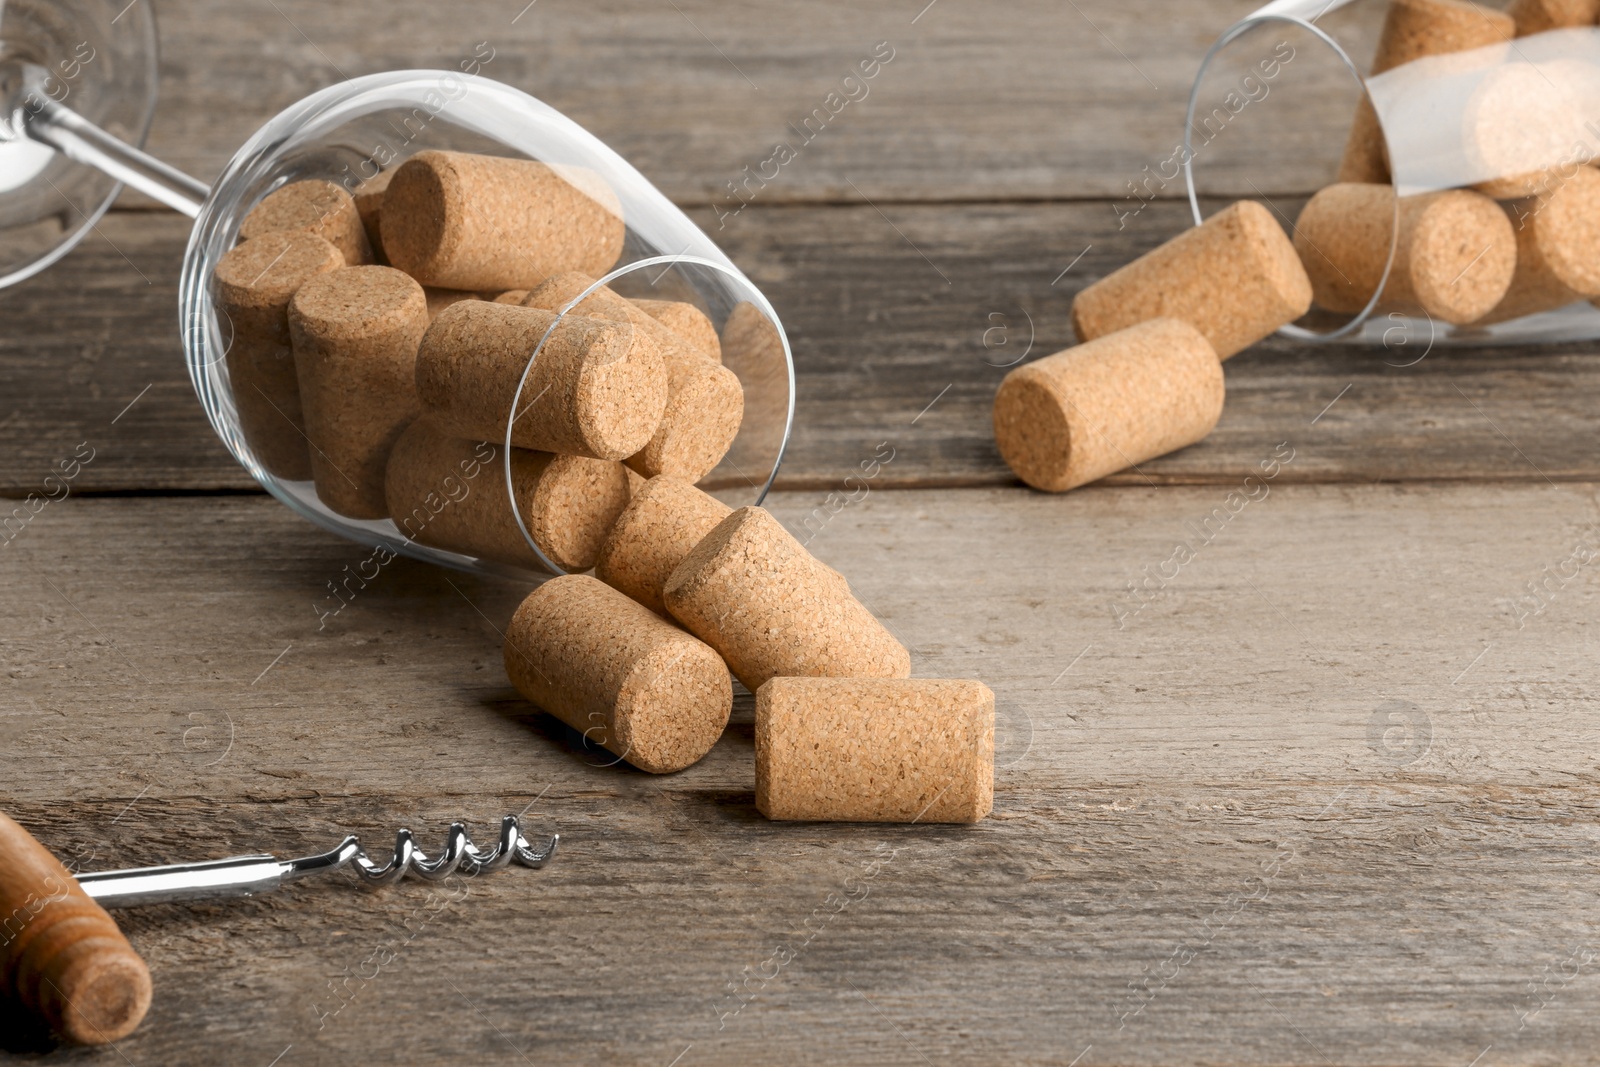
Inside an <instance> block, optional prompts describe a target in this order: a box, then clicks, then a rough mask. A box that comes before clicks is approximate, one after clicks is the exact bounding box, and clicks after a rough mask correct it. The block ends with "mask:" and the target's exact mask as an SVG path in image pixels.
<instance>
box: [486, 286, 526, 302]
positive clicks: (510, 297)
mask: <svg viewBox="0 0 1600 1067" xmlns="http://www.w3.org/2000/svg"><path fill="white" fill-rule="evenodd" d="M526 299H528V290H526V289H507V290H506V291H505V292H503V293H501V294H500V295H499V296H497V297H495V298H494V303H496V304H518V305H520V304H521V303H522V302H523V301H524V300H526Z"/></svg>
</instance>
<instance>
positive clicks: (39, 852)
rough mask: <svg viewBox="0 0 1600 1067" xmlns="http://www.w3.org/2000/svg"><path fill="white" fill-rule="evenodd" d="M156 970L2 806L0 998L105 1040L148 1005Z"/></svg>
mask: <svg viewBox="0 0 1600 1067" xmlns="http://www.w3.org/2000/svg"><path fill="white" fill-rule="evenodd" d="M150 992H151V990H150V970H149V968H148V967H146V966H145V963H144V960H142V959H140V958H139V954H138V953H137V952H135V951H134V950H133V946H132V945H130V944H128V939H127V938H126V937H124V936H123V935H122V931H121V930H119V929H117V924H116V923H115V922H113V921H112V919H111V916H110V915H107V914H106V910H105V909H104V908H102V907H101V906H100V905H99V904H97V903H95V902H94V900H93V899H91V898H90V896H89V894H87V893H85V892H84V891H83V888H82V887H81V886H79V885H78V882H77V880H76V879H75V878H73V877H72V875H71V873H69V872H68V871H67V869H66V868H65V867H63V866H62V865H61V862H60V861H59V860H57V859H56V858H55V857H54V856H52V855H51V854H50V853H49V852H48V851H47V850H46V849H45V847H44V846H43V845H41V844H39V842H38V841H36V840H34V838H33V836H32V835H31V834H29V833H28V831H26V830H24V829H23V828H22V827H21V826H18V825H17V824H16V822H14V821H13V820H12V819H11V818H10V817H9V816H8V815H6V814H4V813H3V812H0V997H8V998H15V999H16V1000H18V1001H20V1002H21V1004H22V1006H23V1008H25V1009H26V1010H27V1011H29V1012H31V1013H32V1014H34V1015H37V1016H38V1017H39V1018H41V1019H42V1020H43V1021H44V1022H45V1023H46V1024H48V1025H49V1027H50V1028H51V1029H52V1030H54V1031H55V1032H56V1033H57V1034H59V1035H61V1036H62V1037H64V1038H66V1039H67V1040H69V1041H73V1042H76V1043H78V1044H82V1045H103V1044H107V1043H109V1042H112V1041H118V1040H121V1039H122V1038H124V1037H127V1036H128V1035H129V1034H131V1033H132V1032H133V1031H134V1029H135V1028H136V1027H137V1026H138V1025H139V1023H140V1021H141V1020H142V1019H143V1018H144V1015H145V1012H146V1011H148V1010H149V1008H150Z"/></svg>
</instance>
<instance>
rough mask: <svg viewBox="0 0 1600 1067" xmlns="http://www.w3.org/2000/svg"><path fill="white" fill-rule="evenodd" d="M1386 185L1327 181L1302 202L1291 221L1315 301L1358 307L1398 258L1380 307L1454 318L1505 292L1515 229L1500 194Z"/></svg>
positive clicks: (1470, 314)
mask: <svg viewBox="0 0 1600 1067" xmlns="http://www.w3.org/2000/svg"><path fill="white" fill-rule="evenodd" d="M1394 221H1395V195H1394V190H1393V189H1392V188H1391V187H1390V186H1387V185H1375V184H1357V183H1343V184H1339V185H1330V186H1328V187H1327V188H1326V189H1323V190H1321V191H1320V192H1318V193H1317V195H1316V196H1314V197H1312V198H1311V200H1310V201H1309V202H1307V204H1306V206H1305V208H1304V209H1303V210H1302V211H1301V213H1300V219H1299V221H1298V222H1297V223H1296V225H1295V247H1296V248H1297V249H1298V250H1299V254H1300V256H1301V257H1302V258H1303V259H1304V262H1305V265H1306V271H1307V273H1308V274H1309V275H1310V277H1311V281H1312V288H1313V290H1314V291H1315V294H1316V302H1317V304H1318V305H1320V306H1321V307H1324V308H1326V309H1328V310H1329V311H1335V312H1341V313H1347V314H1354V313H1356V312H1359V311H1361V310H1362V309H1363V308H1364V307H1366V306H1367V304H1368V302H1369V301H1371V299H1372V296H1373V294H1374V293H1376V292H1377V290H1378V285H1379V283H1380V282H1382V281H1383V271H1384V266H1385V264H1387V263H1388V260H1389V252H1390V248H1391V245H1393V247H1394V265H1393V267H1392V268H1391V269H1390V271H1389V277H1388V281H1387V283H1385V284H1384V288H1383V297H1382V300H1381V301H1380V302H1379V305H1378V306H1379V308H1381V309H1383V310H1394V311H1401V312H1422V313H1423V314H1426V315H1429V316H1432V317H1433V318H1435V319H1438V320H1440V321H1443V322H1448V323H1454V324H1457V325H1460V324H1465V323H1469V322H1474V321H1476V320H1478V319H1480V318H1482V317H1483V316H1484V315H1487V314H1488V313H1489V311H1490V310H1491V309H1493V308H1494V306H1495V305H1496V304H1498V303H1499V302H1500V300H1501V299H1502V298H1503V297H1504V296H1505V295H1506V291H1507V289H1508V288H1509V287H1510V285H1511V279H1512V275H1513V274H1514V273H1515V271H1516V263H1517V239H1516V235H1515V233H1514V232H1513V230H1512V226H1511V221H1510V220H1509V219H1508V218H1507V217H1506V213H1505V211H1503V210H1502V209H1501V207H1500V205H1499V204H1496V203H1495V202H1494V201H1493V200H1491V199H1489V198H1488V197H1486V196H1484V195H1482V194H1481V193H1475V192H1472V191H1470V190H1466V189H1453V190H1448V191H1445V192H1441V193H1428V194H1425V195H1422V196H1408V197H1402V198H1401V199H1400V201H1399V223H1400V230H1399V237H1398V240H1397V241H1396V240H1395V239H1394V238H1393V237H1392V235H1393V234H1394V232H1395V230H1394Z"/></svg>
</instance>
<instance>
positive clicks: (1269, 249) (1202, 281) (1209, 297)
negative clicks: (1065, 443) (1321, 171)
mask: <svg viewBox="0 0 1600 1067" xmlns="http://www.w3.org/2000/svg"><path fill="white" fill-rule="evenodd" d="M1310 306H1311V283H1310V281H1309V280H1308V279H1307V278H1306V272H1305V269H1304V268H1303V267H1302V266H1301V265H1300V257H1299V256H1297V255H1296V254H1295V249H1294V245H1293V244H1292V243H1291V242H1290V240H1289V238H1288V237H1287V236H1286V235H1285V234H1284V232H1283V228H1282V227H1281V226H1279V225H1278V223H1277V220H1275V219H1274V218H1273V217H1272V213H1271V212H1270V211H1268V210H1267V209H1266V208H1264V207H1262V206H1261V205H1260V204H1257V203H1255V202H1254V201H1249V200H1244V201H1240V202H1238V203H1236V204H1233V205H1231V206H1229V207H1227V208H1224V209H1223V210H1221V211H1219V212H1217V213H1216V214H1215V215H1212V216H1211V217H1210V218H1208V219H1206V220H1205V222H1203V223H1202V224H1200V225H1199V226H1196V227H1193V228H1192V229H1189V230H1186V231H1184V232H1183V233H1181V234H1179V235H1178V236H1176V237H1174V238H1172V239H1171V240H1170V241H1168V242H1167V243H1166V244H1163V245H1161V246H1160V247H1159V248H1156V249H1154V250H1152V251H1150V252H1147V253H1146V254H1145V255H1143V256H1141V257H1139V258H1138V259H1136V260H1134V261H1133V262H1132V263H1129V264H1128V265H1127V266H1125V267H1123V268H1121V269H1120V270H1117V271H1115V272H1113V273H1111V274H1109V275H1107V276H1106V277H1104V278H1102V279H1100V280H1099V281H1097V282H1095V283H1094V284H1092V285H1090V286H1088V287H1087V288H1085V289H1083V290H1082V291H1081V292H1079V293H1078V295H1077V297H1076V298H1075V299H1074V300H1073V302H1072V326H1073V329H1074V330H1075V331H1076V332H1077V335H1078V340H1080V341H1092V340H1094V339H1095V338H1097V337H1104V336H1105V335H1106V334H1110V333H1115V332H1117V331H1118V330H1123V329H1126V328H1127V327H1129V326H1133V325H1136V324H1137V323H1141V322H1147V321H1149V320H1150V319H1158V318H1174V319H1182V320H1183V321H1185V322H1187V323H1189V324H1190V325H1191V326H1193V327H1194V328H1195V329H1197V330H1199V331H1200V332H1201V333H1202V334H1204V335H1205V338H1206V340H1208V341H1209V342H1211V347H1212V348H1214V349H1216V352H1217V356H1218V357H1219V358H1221V359H1227V358H1229V357H1230V356H1233V355H1235V354H1237V353H1238V352H1240V351H1242V350H1244V349H1245V348H1247V347H1249V346H1250V345H1252V344H1255V343H1256V342H1257V341H1259V340H1261V339H1262V338H1264V337H1266V336H1267V335H1268V334H1270V333H1272V332H1273V331H1274V330H1276V329H1278V328H1279V327H1281V326H1283V325H1285V324H1287V323H1290V322H1293V321H1294V320H1295V319H1297V318H1299V317H1300V316H1301V315H1304V314H1305V313H1306V311H1307V309H1308V308H1309V307H1310Z"/></svg>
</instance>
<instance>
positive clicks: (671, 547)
mask: <svg viewBox="0 0 1600 1067" xmlns="http://www.w3.org/2000/svg"><path fill="white" fill-rule="evenodd" d="M732 513H733V509H732V508H731V507H729V506H728V505H727V504H724V503H723V502H722V501H720V500H718V499H717V498H716V497H714V496H711V495H710V494H708V493H705V492H702V491H701V490H699V489H697V488H695V486H694V484H693V483H692V482H689V481H688V480H686V479H683V478H677V477H673V476H672V475H667V474H660V475H657V476H656V477H654V478H651V479H649V480H648V481H645V482H644V483H643V484H642V485H640V486H639V487H638V488H637V489H636V490H634V492H633V495H632V499H631V500H629V501H628V506H627V507H626V508H625V509H624V510H623V511H622V514H621V515H619V516H618V517H617V520H616V524H615V525H614V526H613V527H612V528H611V532H610V533H609V534H608V535H607V536H606V539H605V543H604V544H603V545H602V546H601V548H600V553H599V558H598V559H596V561H595V564H594V576H595V577H596V578H598V579H600V580H601V581H602V582H605V583H606V584H607V585H609V586H611V587H613V588H614V589H617V590H619V591H621V592H623V593H626V594H627V595H628V596H630V597H632V598H633V599H635V600H637V601H638V602H639V603H641V604H643V605H644V606H645V607H647V608H649V609H650V610H652V611H655V612H659V613H660V614H662V615H665V614H667V605H666V601H665V600H663V599H662V590H663V589H665V588H666V584H667V579H668V578H669V577H670V576H671V575H672V572H673V571H674V570H676V569H677V566H678V564H680V563H682V562H683V560H684V558H685V557H686V556H688V555H689V553H690V552H691V551H693V549H694V546H695V545H697V544H699V543H700V540H701V539H702V538H703V537H705V536H706V535H707V534H709V533H710V532H711V531H712V530H713V529H715V528H716V526H717V524H718V523H719V522H721V521H722V520H723V519H725V518H727V517H728V516H729V515H730V514H732Z"/></svg>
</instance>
